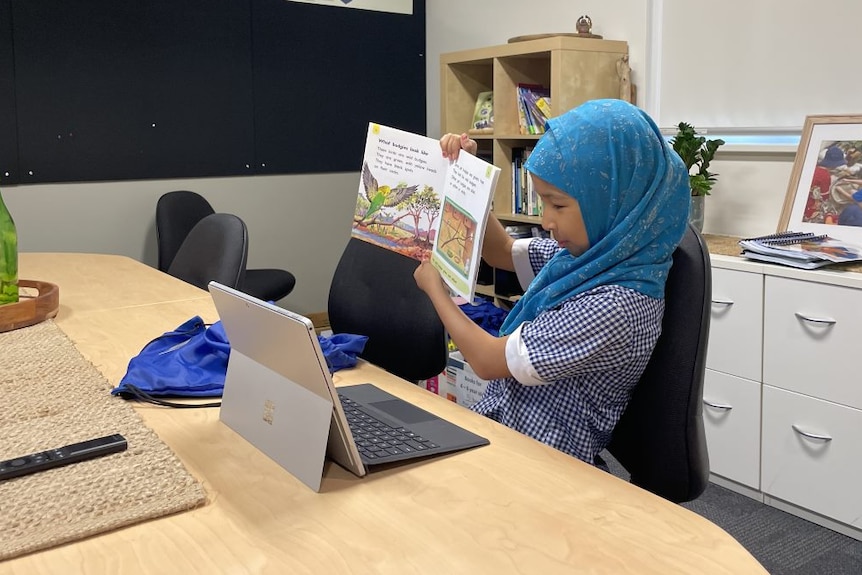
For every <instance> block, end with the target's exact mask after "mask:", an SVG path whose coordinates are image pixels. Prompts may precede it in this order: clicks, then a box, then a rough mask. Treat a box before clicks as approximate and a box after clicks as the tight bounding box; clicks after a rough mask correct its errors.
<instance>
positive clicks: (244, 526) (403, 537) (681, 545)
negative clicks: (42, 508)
mask: <svg viewBox="0 0 862 575" xmlns="http://www.w3.org/2000/svg"><path fill="white" fill-rule="evenodd" d="M20 268H21V274H22V277H25V278H34V279H40V280H45V281H50V282H53V283H57V284H58V285H59V286H60V298H61V303H62V307H61V311H60V314H59V315H58V317H57V319H56V321H57V323H58V325H60V327H61V328H62V329H63V330H64V331H65V332H66V333H67V334H68V335H69V336H70V337H71V338H72V340H73V341H75V343H76V345H77V346H78V347H79V349H80V350H81V352H82V353H83V354H84V355H85V356H86V357H87V358H89V359H90V360H91V361H93V362H94V364H95V365H97V366H98V367H99V369H101V370H102V371H103V372H104V373H105V375H106V377H107V378H108V379H109V380H111V381H112V382H114V383H115V382H117V380H118V379H119V378H120V376H121V375H122V374H123V373H124V371H125V367H126V364H127V362H128V359H129V358H130V357H131V356H132V355H134V354H136V353H137V352H138V351H139V350H140V349H141V347H142V346H143V345H144V344H145V343H146V342H147V341H148V340H149V339H151V338H152V337H154V336H156V335H159V334H160V333H162V332H164V331H166V330H168V329H171V328H173V327H176V326H177V325H179V324H180V323H181V322H182V321H184V320H186V319H188V318H189V317H191V316H192V315H195V314H199V315H201V316H202V317H204V319H207V320H213V319H215V314H214V309H213V306H212V303H211V301H210V300H209V296H208V295H207V294H205V293H203V292H201V291H199V290H196V289H194V288H188V287H186V286H184V285H180V284H178V282H177V280H175V279H173V278H170V277H168V276H166V275H164V274H161V273H159V272H157V271H156V270H152V269H151V268H146V266H144V265H143V264H136V263H134V262H132V260H129V259H127V258H121V257H113V256H87V255H80V254H56V255H47V254H22V255H21V264H20ZM117 269H122V270H123V276H122V277H120V276H118V274H117V273H116V270H117ZM117 284H125V285H126V286H127V287H129V288H130V293H127V296H126V297H119V296H118V295H117V294H118V292H120V291H121V290H119V289H114V287H113V286H114V285H117ZM132 284H134V285H133V288H132ZM335 381H336V384H338V385H344V384H349V383H358V382H364V381H373V382H374V383H375V384H376V385H378V386H380V387H381V388H383V389H385V390H387V391H389V392H390V393H394V394H396V395H399V396H401V397H404V398H405V399H408V400H409V401H411V402H413V403H415V404H416V405H418V406H420V407H422V408H424V409H427V410H428V411H432V412H435V413H438V414H439V415H441V416H444V417H446V418H448V419H450V420H452V421H454V422H456V423H458V424H460V425H462V426H464V427H466V428H468V429H471V430H472V431H475V432H476V433H479V434H482V435H484V436H486V437H488V438H489V439H490V440H491V445H490V446H487V447H483V448H479V449H475V450H472V451H467V452H462V453H458V454H455V455H450V456H446V457H442V458H437V459H432V460H429V461H425V462H420V463H413V464H409V465H405V466H400V467H397V468H393V469H389V470H386V471H381V472H375V473H372V474H371V475H369V476H367V477H365V478H362V479H360V478H357V477H355V476H353V475H352V474H350V473H349V472H347V471H345V470H344V469H342V468H340V467H339V466H337V465H334V464H327V467H326V470H325V478H324V480H323V486H322V491H321V493H319V494H317V493H314V492H312V491H311V490H310V489H308V488H307V487H306V486H305V485H303V484H302V483H300V482H299V481H298V480H296V479H294V478H293V477H292V476H291V475H290V474H288V473H287V472H286V471H284V470H283V469H282V468H281V467H279V466H278V465H277V464H276V463H274V462H273V461H271V460H270V459H269V458H267V457H266V456H264V455H263V454H262V453H260V452H259V451H257V450H256V449H255V448H253V447H252V446H251V445H250V444H249V443H247V442H246V441H245V440H243V439H242V438H241V437H239V436H238V435H237V434H236V433H234V432H233V431H231V430H230V429H228V428H227V427H226V426H224V425H223V424H221V423H220V422H219V421H218V411H217V410H215V409H202V410H171V409H166V408H159V407H155V406H148V405H141V406H140V407H139V408H138V410H139V412H140V413H141V415H142V416H143V418H144V419H145V421H146V422H147V424H148V425H150V426H151V427H152V428H153V429H154V430H155V431H156V432H157V433H158V435H159V436H160V437H161V438H162V439H163V440H164V441H165V442H166V443H167V444H168V445H169V446H170V447H171V448H172V449H173V450H174V451H175V452H176V453H177V454H178V455H179V457H180V459H182V461H183V462H184V463H185V465H186V466H187V467H188V469H189V470H190V471H191V472H192V473H193V474H194V475H195V476H196V477H198V478H200V479H201V480H202V481H203V482H204V485H205V486H206V489H207V492H208V494H209V499H210V503H209V504H208V505H206V506H205V507H202V508H199V509H196V510H192V511H188V512H185V513H180V514H178V515H174V516H171V517H166V518H162V519H157V520H154V521H149V522H146V523H142V524H138V525H135V526H132V527H128V528H125V529H120V530H117V531H114V532H111V533H107V534H104V535H102V536H97V537H93V538H90V539H87V540H84V541H79V542H77V543H73V544H69V545H64V546H61V547H57V548H53V549H49V550H46V551H43V552H39V553H35V554H31V555H28V556H25V557H21V558H18V559H13V560H11V561H8V562H6V563H2V564H0V572H4V573H22V574H23V573H26V574H28V575H30V574H33V573H59V572H63V573H66V572H71V571H74V570H79V571H87V572H112V573H123V574H128V573H191V572H200V573H228V572H229V573H279V574H280V573H326V574H329V573H399V574H404V573H435V574H437V573H471V574H472V573H495V574H501V573H543V574H544V573H576V572H583V571H589V572H591V573H616V574H619V573H639V574H643V573H656V574H663V575H666V574H668V573H686V574H690V573H700V574H706V573H729V574H730V573H732V574H739V573H746V574H749V573H765V571H764V570H763V569H762V567H761V566H760V565H759V564H758V563H757V561H755V560H754V558H753V557H751V555H750V554H749V553H748V552H747V551H746V550H745V549H743V547H742V546H740V545H739V543H737V542H736V541H735V540H734V539H732V538H731V537H730V536H729V535H728V534H727V533H726V532H724V531H723V530H721V529H720V528H718V527H717V526H715V525H713V524H712V523H710V522H709V521H707V520H706V519H704V518H702V517H700V516H698V515H696V514H694V513H692V512H690V511H688V510H686V509H685V508H683V507H680V506H678V505H674V504H672V503H670V502H668V501H665V500H663V499H661V498H659V497H656V496H654V495H652V494H649V493H647V492H645V491H643V490H641V489H639V488H637V487H634V486H632V485H630V484H628V483H626V482H624V481H622V480H620V479H618V478H616V477H614V476H612V475H609V474H607V473H604V472H602V471H599V470H597V469H595V468H593V467H591V466H589V465H586V464H584V463H582V462H580V461H578V460H576V459H574V458H572V457H569V456H567V455H564V454H562V453H561V452H558V451H556V450H554V449H551V448H549V447H547V446H545V445H542V444H540V443H537V442H536V441H534V440H532V439H529V438H527V437H526V436H523V435H521V434H519V433H517V432H514V431H512V430H510V429H508V428H506V427H504V426H501V425H499V424H497V423H495V422H493V421H491V420H489V419H486V418H484V417H482V416H479V415H477V414H474V413H472V412H470V411H468V410H466V409H464V408H462V407H459V406H457V405H456V404H454V403H451V402H449V401H446V400H444V399H442V398H440V397H438V396H436V395H433V394H431V393H429V392H427V391H425V390H423V389H420V388H418V387H416V386H414V385H411V384H409V383H406V382H404V381H403V380H400V379H398V378H396V377H394V376H392V375H389V374H387V373H385V372H383V371H381V370H379V369H377V368H375V367H374V366H371V365H368V364H362V365H360V367H358V368H356V369H353V370H346V371H341V372H338V373H337V374H336V376H335Z"/></svg>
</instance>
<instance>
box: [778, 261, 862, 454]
mask: <svg viewBox="0 0 862 575" xmlns="http://www.w3.org/2000/svg"><path fill="white" fill-rule="evenodd" d="M860 344H862V291H860V290H859V289H853V288H850V287H844V286H835V285H828V284H823V283H815V282H810V281H803V280H799V279H788V278H783V277H769V276H768V277H767V278H766V297H765V312H764V339H763V383H765V384H768V385H773V386H775V387H780V388H782V389H788V390H790V391H797V392H799V393H803V394H805V395H810V396H813V397H819V398H822V399H826V400H829V401H834V402H836V403H840V404H843V405H847V406H850V407H855V408H858V409H862V364H860V363H859V362H858V361H857V358H858V357H860V356H862V346H860ZM860 455H862V450H860Z"/></svg>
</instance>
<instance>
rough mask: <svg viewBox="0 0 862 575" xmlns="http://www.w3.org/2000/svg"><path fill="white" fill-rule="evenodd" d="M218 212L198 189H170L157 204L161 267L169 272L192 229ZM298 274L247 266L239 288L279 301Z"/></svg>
mask: <svg viewBox="0 0 862 575" xmlns="http://www.w3.org/2000/svg"><path fill="white" fill-rule="evenodd" d="M213 213H215V210H214V209H213V207H212V205H210V203H209V202H208V201H207V200H206V198H204V197H203V196H201V195H200V194H198V193H195V192H190V191H187V190H178V191H174V192H168V193H166V194H164V195H162V196H161V197H160V198H159V201H158V202H157V204H156V236H157V239H158V248H159V263H158V267H159V269H160V270H162V271H163V272H167V271H168V269H169V268H170V266H171V262H172V261H173V259H174V257H175V256H176V254H177V251H178V250H179V249H180V246H181V245H182V243H183V241H184V240H185V238H186V236H187V235H188V234H189V232H190V231H191V229H192V228H193V227H194V226H195V224H197V223H198V222H199V221H200V220H202V219H203V218H204V217H206V216H208V215H210V214H213ZM295 285H296V277H294V275H293V274H292V273H290V272H289V271H287V270H281V269H272V268H262V269H250V270H246V273H245V282H244V284H243V285H242V286H239V289H241V290H242V291H244V292H246V293H248V294H251V295H253V296H255V297H257V298H259V299H262V300H265V301H270V300H272V301H277V300H280V299H281V298H283V297H285V296H287V295H288V294H289V293H290V292H291V291H293V288H294V286H295Z"/></svg>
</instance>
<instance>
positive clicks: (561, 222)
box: [530, 174, 590, 256]
mask: <svg viewBox="0 0 862 575" xmlns="http://www.w3.org/2000/svg"><path fill="white" fill-rule="evenodd" d="M530 176H531V177H532V178H533V188H534V189H535V190H536V193H537V194H538V195H539V197H541V198H542V202H543V212H542V227H543V228H544V229H545V230H547V231H549V232H551V233H552V234H553V235H554V239H555V240H557V243H558V244H559V246H560V247H561V248H566V249H567V250H569V253H570V254H572V255H573V256H579V255H581V254H582V253H584V252H585V251H587V249H589V247H590V240H589V238H588V236H587V228H586V226H585V225H584V218H583V216H582V215H581V207H580V205H578V201H577V200H576V199H575V198H573V197H572V196H570V195H569V194H567V193H565V192H563V191H562V190H560V189H559V188H557V187H555V186H552V185H551V184H549V183H548V182H546V181H545V180H543V179H541V178H539V177H537V176H535V175H533V174H530Z"/></svg>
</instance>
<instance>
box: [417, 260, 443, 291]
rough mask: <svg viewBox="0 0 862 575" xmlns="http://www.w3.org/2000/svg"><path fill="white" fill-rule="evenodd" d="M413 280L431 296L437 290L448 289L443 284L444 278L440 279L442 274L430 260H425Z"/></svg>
mask: <svg viewBox="0 0 862 575" xmlns="http://www.w3.org/2000/svg"><path fill="white" fill-rule="evenodd" d="M413 279H414V280H416V285H417V286H418V287H419V289H421V290H422V291H424V292H425V293H426V294H428V295H429V296H431V295H432V294H433V293H434V292H435V291H437V290H444V291H445V289H446V287H445V285H444V284H443V278H441V277H440V272H438V271H437V268H435V267H434V266H433V265H431V262H430V261H429V260H427V259H426V260H423V261H422V262H421V263H420V264H419V266H418V267H417V268H416V270H415V271H414V272H413Z"/></svg>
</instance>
